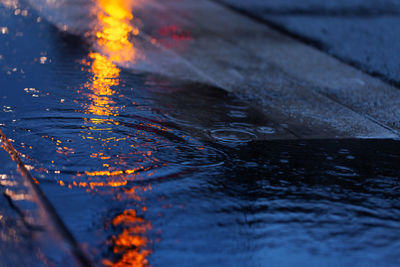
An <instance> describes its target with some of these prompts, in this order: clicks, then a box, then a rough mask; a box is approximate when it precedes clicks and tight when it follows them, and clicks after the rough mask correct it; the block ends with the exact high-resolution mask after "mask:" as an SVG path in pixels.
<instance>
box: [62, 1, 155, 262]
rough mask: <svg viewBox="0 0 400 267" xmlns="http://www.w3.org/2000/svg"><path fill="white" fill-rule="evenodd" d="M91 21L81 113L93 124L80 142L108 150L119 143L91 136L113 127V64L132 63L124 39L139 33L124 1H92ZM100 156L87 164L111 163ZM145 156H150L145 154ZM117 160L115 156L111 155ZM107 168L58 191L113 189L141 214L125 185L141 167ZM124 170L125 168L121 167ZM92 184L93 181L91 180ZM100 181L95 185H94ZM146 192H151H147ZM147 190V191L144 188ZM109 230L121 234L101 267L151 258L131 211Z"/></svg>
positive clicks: (141, 225) (142, 225)
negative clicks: (93, 15) (85, 101)
mask: <svg viewBox="0 0 400 267" xmlns="http://www.w3.org/2000/svg"><path fill="white" fill-rule="evenodd" d="M96 4H97V9H96V12H97V15H96V18H97V21H96V26H95V29H96V30H95V32H94V33H93V36H95V38H96V42H95V48H96V50H97V51H98V52H91V53H89V59H90V61H84V62H83V64H84V65H86V66H87V67H88V68H89V71H90V73H92V78H91V80H90V81H89V82H87V83H86V84H85V88H87V89H89V91H90V94H89V99H90V103H89V104H88V105H86V106H85V110H86V113H88V114H93V115H96V116H101V117H95V118H90V119H89V121H90V122H91V123H94V124H97V126H96V127H89V128H88V129H89V131H91V132H87V135H86V136H83V139H88V140H96V141H99V142H101V143H102V147H103V148H104V151H107V150H106V149H107V148H108V149H110V147H112V146H113V145H115V143H118V142H120V141H122V140H125V138H121V137H119V138H116V137H109V138H103V137H100V136H101V134H100V135H99V138H96V137H94V136H93V135H94V134H93V133H94V132H98V133H101V132H99V131H104V130H107V131H111V130H112V129H110V127H109V125H108V126H106V128H103V127H102V125H103V124H104V125H107V124H110V123H113V124H118V123H117V122H116V121H114V118H113V117H116V116H118V115H119V113H120V110H121V109H123V108H124V106H118V105H117V103H116V101H114V100H113V99H115V100H117V98H116V95H115V94H116V89H115V87H116V86H118V85H120V79H119V76H120V69H119V68H118V67H117V65H116V64H121V63H124V62H131V63H132V62H133V61H134V59H135V49H134V46H133V44H132V43H131V41H130V40H129V39H130V35H137V34H139V30H138V29H137V28H135V27H134V26H132V25H131V20H132V19H133V15H132V13H131V4H132V2H131V1H124V0H96ZM104 151H91V153H90V156H89V157H90V159H92V160H102V161H103V160H104V161H107V162H108V163H109V162H110V160H112V158H111V157H110V156H109V155H107V153H105V152H104ZM146 155H147V156H148V157H149V156H150V155H151V151H150V152H147V154H146ZM117 157H118V155H117ZM108 163H103V164H102V166H103V167H104V168H105V170H98V171H91V172H89V171H86V172H84V174H83V173H79V174H78V175H77V177H79V176H83V175H85V176H86V177H87V181H80V182H79V181H74V182H72V183H69V184H66V183H64V182H63V181H59V182H58V183H59V184H60V186H67V187H68V188H72V187H80V188H86V190H87V192H90V191H93V190H96V188H104V187H106V188H110V189H111V188H119V192H122V193H120V194H118V195H117V199H122V198H125V199H130V200H134V201H137V202H138V203H139V204H140V206H142V208H141V210H142V211H143V212H144V211H146V210H147V208H146V207H145V206H144V204H143V202H142V200H141V198H140V196H139V195H138V194H137V193H136V191H135V189H136V188H134V189H133V188H127V187H128V185H127V183H128V180H129V179H133V178H132V177H133V176H135V175H136V174H137V172H138V171H139V170H144V169H145V168H144V167H139V168H136V169H126V170H117V169H115V168H114V167H112V166H110V164H108ZM123 165H124V166H125V164H123ZM92 179H96V181H92ZM99 180H100V181H99ZM149 188H151V187H149ZM146 190H147V189H146ZM112 225H113V227H115V228H116V229H121V233H120V234H118V235H115V236H113V237H112V238H111V239H110V240H109V242H110V245H111V246H112V247H113V253H114V254H115V255H116V256H117V257H118V260H115V261H111V260H109V259H105V260H104V261H103V264H104V265H107V266H115V267H120V266H147V265H148V260H147V257H148V256H149V255H150V254H151V250H150V249H148V245H149V244H148V243H149V240H148V238H147V237H146V232H147V231H148V230H150V229H151V223H150V222H148V221H146V220H145V219H143V218H141V217H139V216H138V215H137V214H136V211H135V210H132V209H129V210H125V211H124V212H123V213H122V214H120V215H118V216H116V217H115V218H113V219H112Z"/></svg>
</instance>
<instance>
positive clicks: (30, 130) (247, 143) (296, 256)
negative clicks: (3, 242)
mask: <svg viewBox="0 0 400 267" xmlns="http://www.w3.org/2000/svg"><path fill="white" fill-rule="evenodd" d="M0 14H1V16H0V26H2V25H4V26H6V27H7V33H6V34H0V44H1V46H0V55H1V60H0V70H1V71H0V85H1V87H0V88H1V89H0V90H1V91H0V92H1V95H0V107H1V109H2V112H1V113H0V123H2V130H3V131H4V133H5V134H6V135H7V136H8V137H9V138H11V139H13V140H14V146H15V148H16V149H17V150H18V151H19V152H21V153H22V154H23V155H24V157H23V159H24V162H25V163H26V164H27V165H28V166H32V171H31V172H32V174H33V175H34V176H35V177H36V178H37V180H38V181H39V186H40V188H41V189H42V190H43V191H44V193H45V194H46V196H47V197H48V198H49V200H50V201H51V202H52V204H53V205H54V206H55V208H56V210H57V211H58V213H59V215H60V216H61V217H62V219H63V220H64V222H65V224H66V225H67V227H68V228H69V230H70V231H71V232H72V234H73V235H74V236H75V237H76V239H77V240H78V241H79V242H80V243H81V244H83V246H84V248H85V250H86V251H87V253H88V254H89V255H90V257H91V259H92V260H93V262H95V263H96V264H98V265H101V264H106V265H112V264H114V265H115V266H140V264H142V263H143V262H144V263H146V261H148V263H149V264H150V265H153V266H204V265H211V266H219V265H224V266H282V265H283V266H292V265H296V266H297V265H302V266H305V265H307V266H321V265H323V266H351V265H356V266H376V265H379V266H397V265H398V264H400V262H399V257H398V256H399V254H400V252H399V251H400V222H399V218H400V200H399V189H400V179H399V174H400V170H399V168H398V166H399V165H398V162H399V159H400V154H399V151H400V150H399V149H400V143H399V142H398V141H394V140H297V139H295V137H294V136H293V135H292V134H291V133H289V132H286V131H285V130H284V129H283V128H282V127H281V126H279V125H278V124H276V123H274V122H272V121H271V120H269V119H268V117H267V116H265V115H262V114H261V113H260V112H259V111H258V110H257V108H256V107H254V106H253V105H252V104H251V103H246V102H243V101H241V100H239V99H238V98H236V97H235V96H233V95H230V94H228V93H226V92H224V91H223V90H221V89H218V88H213V87H210V86H206V85H202V84H192V83H187V82H182V81H172V80H169V79H166V78H163V77H159V76H155V75H151V74H146V73H135V72H134V71H132V70H127V69H122V70H121V71H120V72H119V74H118V75H114V76H113V75H110V74H109V71H113V70H114V71H115V69H114V68H112V67H110V68H105V70H104V71H106V72H105V75H104V77H103V76H102V73H100V74H99V73H97V72H95V71H93V68H92V67H91V66H93V65H94V64H95V63H94V60H93V58H90V57H89V56H88V54H89V52H90V51H89V50H88V47H87V46H86V45H85V43H84V42H83V41H82V40H80V39H79V38H76V37H72V36H67V35H63V34H60V33H59V32H58V31H57V30H56V29H55V28H53V27H52V26H50V25H49V24H47V23H46V22H43V21H42V22H40V23H37V22H36V19H37V17H36V16H35V15H32V12H29V13H28V15H27V16H21V15H18V16H14V15H12V12H10V11H9V10H8V9H5V8H1V9H0ZM33 14H34V13H33ZM21 33H22V34H21ZM41 61H42V62H41ZM42 63H44V64H42ZM110 69H111V70H110ZM107 71H108V72H107ZM107 75H109V76H112V77H111V78H110V77H108V76H107ZM280 138H281V139H285V140H279V139H280ZM0 247H1V246H0ZM1 254H3V251H2V252H1Z"/></svg>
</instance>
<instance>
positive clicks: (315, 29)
mask: <svg viewBox="0 0 400 267" xmlns="http://www.w3.org/2000/svg"><path fill="white" fill-rule="evenodd" d="M218 2H221V3H224V4H227V5H229V6H231V7H232V8H234V9H236V10H237V11H239V12H244V13H246V14H247V15H249V16H252V17H255V18H258V19H260V20H262V21H264V22H266V23H269V24H270V25H271V26H273V27H276V28H278V29H280V30H283V31H285V32H286V33H289V34H291V35H293V36H296V37H297V38H299V39H300V40H302V41H305V42H307V43H309V44H311V45H314V46H316V47H318V48H320V49H322V50H323V51H325V52H328V53H329V54H332V55H334V56H336V57H337V58H340V59H341V60H343V61H344V62H347V63H350V64H352V65H354V66H356V67H357V68H359V69H361V70H363V71H366V72H368V73H370V74H373V75H376V76H378V77H381V78H383V79H384V80H387V81H390V82H393V83H395V84H397V85H399V84H400V78H399V72H400V57H399V56H398V52H397V51H398V47H399V45H400V37H399V36H400V27H399V26H398V25H400V2H399V1H397V0H385V1H359V0H351V1H314V0H306V1H291V0H287V1H274V0H251V1H240V0H218Z"/></svg>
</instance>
